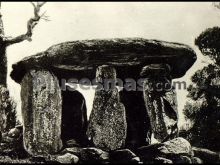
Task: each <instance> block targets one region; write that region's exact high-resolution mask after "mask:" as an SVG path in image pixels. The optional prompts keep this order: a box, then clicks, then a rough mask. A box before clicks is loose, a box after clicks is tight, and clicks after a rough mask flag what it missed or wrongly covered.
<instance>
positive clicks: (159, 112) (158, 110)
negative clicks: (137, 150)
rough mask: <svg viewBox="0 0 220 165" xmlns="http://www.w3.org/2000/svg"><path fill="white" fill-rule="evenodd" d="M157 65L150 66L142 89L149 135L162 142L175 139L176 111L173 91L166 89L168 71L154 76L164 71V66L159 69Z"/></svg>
mask: <svg viewBox="0 0 220 165" xmlns="http://www.w3.org/2000/svg"><path fill="white" fill-rule="evenodd" d="M158 65H159V64H158ZM158 65H151V67H150V71H151V75H146V78H147V79H146V80H145V81H144V84H143V88H144V101H145V105H146V109H147V112H148V116H149V118H150V125H151V133H152V135H153V137H154V139H156V140H157V141H158V142H163V141H167V140H170V139H173V138H175V137H177V134H178V126H177V122H178V109H177V96H176V92H175V89H173V88H171V87H166V84H168V85H167V86H169V85H170V84H171V77H170V75H169V73H170V71H169V70H168V69H167V71H166V72H163V74H162V73H161V74H156V73H157V72H160V70H161V69H164V70H165V69H166V66H163V65H159V66H160V67H161V68H160V67H158ZM154 73H155V74H154Z"/></svg>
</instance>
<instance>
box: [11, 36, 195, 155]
mask: <svg viewBox="0 0 220 165" xmlns="http://www.w3.org/2000/svg"><path fill="white" fill-rule="evenodd" d="M195 61H196V54H195V52H194V51H193V50H192V49H191V48H190V47H189V46H187V45H184V44H179V43H172V42H166V41H158V40H148V39H143V38H122V39H120V38H117V39H99V40H83V41H72V42H64V43H60V44H57V45H53V46H51V47H50V48H49V49H47V50H46V51H43V52H40V53H37V54H36V55H34V56H28V57H26V58H24V59H23V60H21V61H19V62H17V63H16V64H14V65H13V66H12V69H13V70H12V72H11V77H12V79H13V80H14V81H15V82H17V83H19V84H21V96H22V97H21V100H22V107H23V108H22V113H23V115H22V117H23V121H24V139H25V142H24V146H25V149H26V150H27V151H28V152H29V153H30V154H32V155H41V154H43V155H44V154H52V153H54V152H56V151H58V150H60V148H61V147H62V144H61V143H62V140H63V139H66V138H67V136H66V134H68V139H69V138H70V141H71V142H72V141H74V138H75V137H77V139H81V138H78V133H77V132H80V134H82V136H81V135H80V136H79V137H85V136H84V133H85V130H86V129H85V127H86V126H87V121H85V120H86V115H85V112H86V108H85V107H83V108H82V107H81V106H80V105H85V104H84V101H83V100H84V99H83V97H81V96H80V97H81V99H79V100H80V101H79V103H76V104H74V102H78V101H77V100H78V99H71V97H73V95H72V94H70V95H68V96H67V97H62V92H61V89H60V86H59V82H61V80H62V79H65V80H68V79H70V78H74V79H78V80H81V78H88V79H90V80H93V79H94V78H95V77H96V72H97V73H98V76H97V77H100V78H104V77H106V76H107V77H109V78H113V79H114V78H115V77H116V73H117V78H120V79H121V80H122V81H123V82H125V81H124V80H125V79H127V78H132V79H134V80H135V81H136V82H137V81H138V79H139V78H143V77H144V78H147V79H148V80H149V81H153V82H154V81H157V78H155V77H154V76H153V77H152V76H150V75H153V74H152V73H155V69H154V67H151V68H149V66H152V65H155V64H159V65H161V66H162V65H169V68H170V71H169V76H170V77H171V78H173V79H174V78H180V77H182V76H184V75H185V73H186V72H187V71H188V70H189V68H190V67H191V66H192V65H193V64H194V62H195ZM97 68H99V69H98V70H97ZM162 68H163V67H162ZM156 70H157V69H156ZM159 70H161V69H159ZM162 70H163V69H162ZM142 72H143V75H140V73H142ZM103 73H108V74H106V76H105V75H103ZM103 76H104V77H103ZM34 77H45V80H46V81H45V82H43V83H42V84H41V85H40V87H42V88H37V87H36V86H34V81H33V78H34ZM157 77H164V76H163V72H161V73H160V72H159V73H158V75H157ZM48 80H52V81H51V83H52V84H51V87H50V88H49V87H48V85H49V84H48V83H49V82H48ZM79 83H80V82H79ZM129 92H130V91H126V92H124V93H123V94H122V95H123V96H122V95H121V96H122V97H123V98H122V99H121V100H122V101H123V102H127V101H129V100H132V97H135V96H136V95H138V96H137V97H136V98H135V99H138V98H140V99H141V100H140V101H137V103H140V105H139V106H138V107H140V108H141V111H138V112H137V113H141V114H142V115H140V114H137V115H135V119H134V118H132V114H134V113H135V112H132V107H131V105H130V104H128V103H124V105H125V107H126V108H127V112H128V113H127V114H128V115H129V116H126V121H127V122H129V123H127V124H128V129H127V131H130V132H129V133H128V134H127V135H128V138H127V144H128V146H131V147H132V148H136V147H138V146H140V145H145V144H147V141H146V143H145V140H144V139H145V138H147V137H148V136H146V135H145V134H146V132H147V131H148V130H147V129H148V128H149V120H150V121H151V122H150V123H151V124H150V129H151V130H152V131H154V133H153V134H155V135H156V137H157V139H158V140H159V141H161V140H162V139H163V138H164V137H165V136H166V135H167V134H168V135H169V136H168V138H170V133H169V130H171V129H170V128H168V127H169V125H171V126H173V128H176V126H175V123H176V121H177V120H178V118H177V116H176V113H174V111H176V103H175V101H174V100H175V98H176V96H175V94H174V93H171V95H168V93H165V94H163V95H162V94H161V93H160V92H159V93H158V92H156V93H155V95H158V96H155V95H154V92H153V93H152V92H151V91H148V86H147V85H145V86H144V93H143V91H142V92H136V91H132V92H133V93H129ZM170 92H171V91H170ZM140 93H141V94H140ZM140 95H141V96H140ZM143 95H145V96H144V98H143ZM149 96H151V97H149ZM168 96H169V97H168ZM128 97H129V98H128ZM135 99H133V100H135ZM67 100H72V101H73V102H71V105H77V106H71V107H72V109H74V110H73V111H72V112H70V113H65V112H64V111H66V109H69V108H66V107H69V106H70V105H69V104H68V101H67ZM144 100H145V101H144ZM78 105H79V106H78ZM132 106H134V104H132ZM157 106H158V107H157ZM73 107H75V108H73ZM125 107H124V106H123V104H122V103H121V101H120V98H119V94H118V90H117V89H116V88H114V89H112V90H109V91H102V90H100V91H96V97H95V100H94V106H93V113H92V114H93V115H91V120H92V122H91V121H90V128H89V130H90V131H88V132H90V133H89V134H88V135H89V136H90V137H92V138H93V139H92V140H93V143H94V145H95V146H97V147H100V148H104V149H106V150H114V149H117V148H120V147H123V146H124V138H125V136H126V131H125V130H126V129H125V128H126V124H125V120H124V118H125V114H124V112H125ZM144 110H146V111H145V112H144ZM168 110H169V111H168ZM81 111H83V112H82V113H81ZM134 111H136V110H135V108H134ZM66 112H67V111H66ZM74 112H76V113H77V114H78V115H74V116H75V117H73V118H72V117H71V116H69V115H64V116H68V117H67V118H68V120H70V121H71V120H73V119H74V121H75V122H73V123H77V122H76V121H80V120H81V121H80V123H81V124H80V126H79V125H78V126H76V127H75V128H76V129H75V128H74V129H71V130H76V131H74V133H73V134H71V136H69V133H65V130H70V129H65V128H67V127H62V124H63V125H64V126H65V125H69V124H67V123H71V124H73V123H72V122H69V121H68V122H62V120H60V119H61V118H62V117H61V116H62V114H64V113H65V114H72V115H73V114H74ZM94 112H95V113H94ZM109 112H112V114H113V116H109V115H110V114H111V113H109ZM151 112H152V113H153V112H156V113H157V114H156V115H154V116H153V115H151V114H150V113H151ZM163 112H165V113H166V115H165V116H167V117H168V118H167V119H168V120H165V119H166V118H163V115H162V114H161V113H163ZM97 114H98V115H101V114H103V117H102V119H103V121H102V120H98V119H99V118H100V117H97ZM119 114H120V116H119ZM148 115H149V116H148ZM92 116H93V117H92ZM140 116H141V119H140V123H138V122H137V121H138V118H139V117H140ZM144 116H146V119H145V118H144ZM155 116H156V118H155ZM67 118H66V117H64V119H65V120H66V119H67ZM95 118H97V119H95ZM94 119H95V120H94ZM110 119H111V120H110ZM117 119H118V120H119V119H120V120H119V121H117ZM154 119H156V120H155V121H154ZM158 119H162V120H158ZM156 121H162V122H166V121H169V123H170V124H168V125H167V124H162V125H161V127H159V128H160V129H159V130H161V135H159V134H158V133H159V132H158V133H157V130H155V128H157V124H155V122H156ZM135 122H136V123H135ZM92 123H93V124H92ZM113 123H115V124H116V126H115V127H116V128H117V129H118V130H119V132H118V133H117V134H116V132H115V130H116V129H115V128H114V127H113ZM119 123H120V124H119ZM95 124H97V125H101V127H97V128H100V129H102V130H103V131H102V132H100V131H97V128H96V130H94V131H92V130H93V128H92V127H91V126H92V125H95ZM141 124H146V125H147V126H141V127H139V125H141ZM106 125H109V126H108V128H107V126H106ZM71 127H72V125H71ZM137 127H139V129H138V130H137V131H136V130H135V128H137ZM78 128H79V129H80V128H81V129H82V131H81V130H79V129H78ZM104 128H106V130H105V129H104ZM110 128H111V129H110ZM107 130H109V132H107ZM111 131H112V132H111ZM142 131H143V132H142ZM62 132H64V134H63V136H64V138H62V136H61V134H62ZM92 132H93V133H92ZM94 132H95V133H94ZM172 132H173V131H172ZM108 136H112V137H108ZM175 136H176V135H175ZM104 137H106V139H104ZM119 137H120V138H121V139H120V140H119V139H118V138H119ZM72 138H73V140H72ZM86 138H87V137H86ZM110 138H112V140H111V139H110ZM68 139H67V140H68ZM86 140H87V139H85V141H86ZM107 140H109V141H107ZM63 141H65V140H63ZM66 143H67V144H69V140H68V142H66ZM80 143H81V142H80ZM85 145H86V144H85Z"/></svg>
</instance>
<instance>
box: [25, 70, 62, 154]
mask: <svg viewBox="0 0 220 165" xmlns="http://www.w3.org/2000/svg"><path fill="white" fill-rule="evenodd" d="M21 100H22V108H21V109H22V117H23V124H24V135H23V137H24V138H23V141H24V146H25V149H26V150H27V152H28V153H29V154H31V155H32V156H47V155H48V154H55V153H57V152H58V151H60V149H61V148H62V141H61V138H60V137H61V116H62V99H61V89H60V87H59V82H58V80H57V78H56V77H55V76H54V75H53V74H51V73H50V72H48V71H44V70H38V71H37V70H31V71H30V72H29V73H27V74H26V75H25V77H24V79H23V80H22V84H21ZM39 128H40V129H39Z"/></svg>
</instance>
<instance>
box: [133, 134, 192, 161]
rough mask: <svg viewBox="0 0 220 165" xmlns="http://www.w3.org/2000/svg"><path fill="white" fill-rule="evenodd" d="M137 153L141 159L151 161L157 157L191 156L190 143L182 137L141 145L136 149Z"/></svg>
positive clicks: (171, 158) (173, 158) (172, 158)
mask: <svg viewBox="0 0 220 165" xmlns="http://www.w3.org/2000/svg"><path fill="white" fill-rule="evenodd" d="M136 153H137V155H138V156H139V157H140V159H141V160H143V161H152V160H154V159H156V158H157V157H163V158H166V159H170V160H175V159H176V158H179V156H188V157H191V156H192V149H191V145H190V143H189V142H188V141H187V140H185V139H183V138H176V139H173V140H170V141H167V142H164V143H156V144H152V145H149V146H142V147H140V148H138V149H137V152H136Z"/></svg>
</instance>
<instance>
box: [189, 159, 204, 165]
mask: <svg viewBox="0 0 220 165" xmlns="http://www.w3.org/2000/svg"><path fill="white" fill-rule="evenodd" d="M191 160H192V163H193V164H203V163H204V162H203V161H202V159H200V158H198V157H192V158H191Z"/></svg>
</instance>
